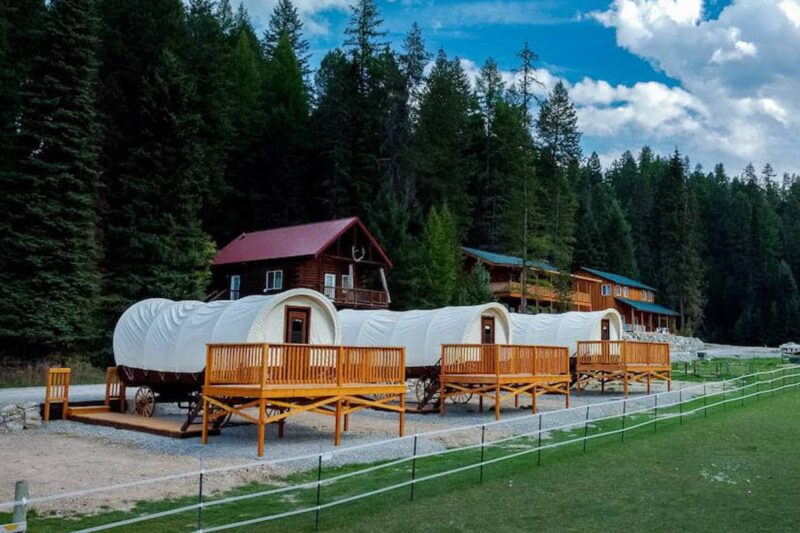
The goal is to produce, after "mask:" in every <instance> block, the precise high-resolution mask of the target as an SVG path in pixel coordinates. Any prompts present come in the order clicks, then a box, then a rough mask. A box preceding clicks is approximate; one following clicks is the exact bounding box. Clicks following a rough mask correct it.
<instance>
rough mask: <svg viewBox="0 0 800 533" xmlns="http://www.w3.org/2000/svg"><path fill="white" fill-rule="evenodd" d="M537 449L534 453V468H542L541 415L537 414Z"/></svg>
mask: <svg viewBox="0 0 800 533" xmlns="http://www.w3.org/2000/svg"><path fill="white" fill-rule="evenodd" d="M537 448H538V449H539V450H538V451H537V453H536V455H537V457H536V466H542V413H539V444H538V446H537Z"/></svg>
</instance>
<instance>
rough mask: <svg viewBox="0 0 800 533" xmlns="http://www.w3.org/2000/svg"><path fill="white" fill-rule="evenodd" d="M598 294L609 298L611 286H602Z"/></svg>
mask: <svg viewBox="0 0 800 533" xmlns="http://www.w3.org/2000/svg"><path fill="white" fill-rule="evenodd" d="M600 294H601V295H603V296H611V285H603V286H601V287H600Z"/></svg>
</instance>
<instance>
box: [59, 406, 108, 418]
mask: <svg viewBox="0 0 800 533" xmlns="http://www.w3.org/2000/svg"><path fill="white" fill-rule="evenodd" d="M108 411H109V408H108V406H107V405H83V406H78V407H67V416H68V417H70V416H75V415H88V414H92V413H107V412H108Z"/></svg>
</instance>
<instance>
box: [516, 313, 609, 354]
mask: <svg viewBox="0 0 800 533" xmlns="http://www.w3.org/2000/svg"><path fill="white" fill-rule="evenodd" d="M605 319H607V320H608V324H609V340H612V341H613V340H619V339H620V338H621V336H622V316H621V315H620V314H619V313H618V312H617V311H616V310H614V309H606V310H605V311H592V312H582V311H571V312H569V313H559V314H547V313H541V314H538V315H526V314H521V313H511V330H512V332H513V337H514V342H513V343H514V344H527V345H538V346H567V347H568V348H569V353H570V355H574V354H575V352H576V351H577V349H578V341H599V340H601V336H602V321H603V320H605Z"/></svg>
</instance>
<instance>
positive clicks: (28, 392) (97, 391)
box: [0, 384, 136, 407]
mask: <svg viewBox="0 0 800 533" xmlns="http://www.w3.org/2000/svg"><path fill="white" fill-rule="evenodd" d="M44 391H45V388H44V387H19V388H12V389H0V407H2V406H4V405H7V404H10V403H27V402H39V403H42V402H44ZM134 394H136V389H135V388H131V389H129V390H128V391H127V393H126V396H127V397H128V398H133V395H134ZM105 395H106V386H105V384H99V385H71V386H70V388H69V401H71V402H83V401H90V400H99V401H102V400H103V398H105Z"/></svg>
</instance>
